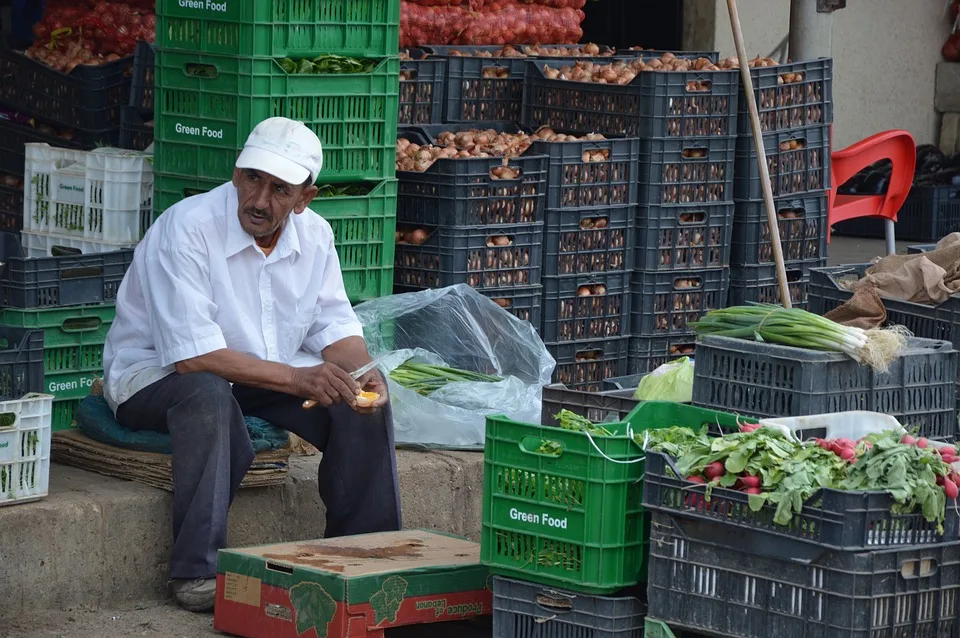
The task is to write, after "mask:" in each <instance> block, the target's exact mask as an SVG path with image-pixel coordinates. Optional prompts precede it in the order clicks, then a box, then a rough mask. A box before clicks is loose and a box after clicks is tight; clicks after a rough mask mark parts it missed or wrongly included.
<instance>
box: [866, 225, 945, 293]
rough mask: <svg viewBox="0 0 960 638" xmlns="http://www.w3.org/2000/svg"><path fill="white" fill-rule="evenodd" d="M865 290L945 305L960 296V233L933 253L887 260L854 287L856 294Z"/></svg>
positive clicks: (900, 256) (889, 256)
mask: <svg viewBox="0 0 960 638" xmlns="http://www.w3.org/2000/svg"><path fill="white" fill-rule="evenodd" d="M864 287H869V288H875V289H876V290H877V292H878V293H879V294H880V296H881V297H887V298H890V299H899V300H901V301H911V302H914V303H922V304H931V305H935V304H939V303H943V302H944V301H946V300H947V299H949V298H950V296H951V295H954V294H957V293H958V292H960V233H951V234H949V235H947V236H946V237H944V238H943V239H941V240H940V241H939V242H938V243H937V247H936V249H935V250H933V251H930V252H926V253H918V254H912V255H888V256H886V257H883V258H882V259H880V260H878V261H877V263H875V264H874V265H873V266H871V267H870V268H868V269H867V271H866V275H865V276H864V277H863V278H862V279H860V280H859V281H857V282H855V283H853V284H851V285H850V289H851V290H853V291H856V290H859V289H861V288H864Z"/></svg>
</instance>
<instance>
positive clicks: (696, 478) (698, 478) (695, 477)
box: [687, 474, 707, 485]
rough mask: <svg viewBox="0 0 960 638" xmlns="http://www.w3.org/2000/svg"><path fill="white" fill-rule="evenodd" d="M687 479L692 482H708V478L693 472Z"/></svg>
mask: <svg viewBox="0 0 960 638" xmlns="http://www.w3.org/2000/svg"><path fill="white" fill-rule="evenodd" d="M687 481H689V482H690V483H696V484H697V485H706V484H707V479H705V478H703V477H702V476H698V475H696V474H691V475H690V476H688V477H687Z"/></svg>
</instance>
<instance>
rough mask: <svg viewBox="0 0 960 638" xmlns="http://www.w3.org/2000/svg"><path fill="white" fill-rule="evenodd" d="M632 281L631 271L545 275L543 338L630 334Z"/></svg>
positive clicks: (580, 338) (562, 339) (549, 340)
mask: <svg viewBox="0 0 960 638" xmlns="http://www.w3.org/2000/svg"><path fill="white" fill-rule="evenodd" d="M629 283H630V273H615V274H597V275H581V276H579V277H576V276H574V277H544V278H543V307H544V315H543V330H542V331H541V333H540V336H541V337H542V338H543V341H544V342H546V343H562V342H568V341H584V340H590V339H607V338H615V337H622V336H624V335H627V334H629V328H630V285H629ZM612 376H616V375H612Z"/></svg>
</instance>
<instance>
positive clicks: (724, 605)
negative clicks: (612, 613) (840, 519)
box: [645, 455, 960, 638]
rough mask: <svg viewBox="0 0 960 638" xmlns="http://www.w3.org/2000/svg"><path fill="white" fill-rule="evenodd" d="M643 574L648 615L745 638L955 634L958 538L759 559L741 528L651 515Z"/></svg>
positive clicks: (934, 637)
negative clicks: (926, 544) (929, 543)
mask: <svg viewBox="0 0 960 638" xmlns="http://www.w3.org/2000/svg"><path fill="white" fill-rule="evenodd" d="M650 458H651V456H650V455H648V457H647V470H646V472H647V475H646V478H645V482H646V484H647V485H649V481H650ZM716 493H717V491H714V494H716ZM744 509H745V506H744ZM649 573H650V578H649V585H648V587H647V599H648V613H649V615H650V617H651V618H657V619H658V620H662V621H664V622H666V623H668V624H669V625H670V626H671V628H678V629H688V630H691V631H698V632H707V633H709V634H711V635H717V636H740V637H742V638H771V637H772V636H783V637H784V638H786V637H790V638H795V637H796V638H813V637H816V638H879V637H880V636H885V637H891V638H892V637H894V636H902V637H903V638H907V637H910V638H941V637H942V638H952V637H954V636H956V635H957V633H958V631H960V630H958V621H957V613H958V609H960V605H958V598H960V544H958V543H950V544H944V545H938V546H934V547H906V548H902V549H896V550H883V551H881V550H877V551H868V552H839V551H827V552H821V553H820V554H819V555H818V556H817V557H816V559H815V560H814V561H813V562H804V561H801V560H790V559H789V558H787V557H783V558H771V557H768V556H765V555H761V554H760V552H759V551H758V548H756V547H753V546H751V545H750V544H749V542H746V541H745V539H744V538H743V536H742V535H741V530H739V529H737V528H733V527H725V526H722V525H721V524H718V523H705V522H704V523H701V522H694V521H684V520H682V519H680V518H679V517H675V516H669V515H666V514H661V513H659V512H654V513H653V516H652V522H651V531H650V569H649Z"/></svg>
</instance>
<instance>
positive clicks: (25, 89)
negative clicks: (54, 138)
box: [0, 47, 133, 131]
mask: <svg viewBox="0 0 960 638" xmlns="http://www.w3.org/2000/svg"><path fill="white" fill-rule="evenodd" d="M132 72H133V56H128V57H126V58H122V59H120V60H116V61H115V62H107V63H105V64H100V65H96V66H92V65H79V66H77V67H76V68H75V69H74V70H73V71H72V72H71V73H70V74H66V73H61V72H60V71H57V70H55V69H52V68H50V67H49V66H47V65H45V64H42V63H41V62H37V61H36V60H31V59H30V58H28V57H27V56H25V55H23V54H22V53H17V52H16V51H14V50H12V49H9V48H6V47H0V104H3V105H4V106H6V107H8V108H10V109H13V110H16V111H18V112H20V113H22V114H25V115H30V116H35V117H41V118H43V119H45V120H48V121H50V122H51V123H55V124H57V125H61V126H63V127H66V128H71V129H81V130H84V131H103V130H106V129H110V128H117V129H119V127H120V107H121V106H126V105H127V104H128V103H129V101H130V77H131V74H132Z"/></svg>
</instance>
